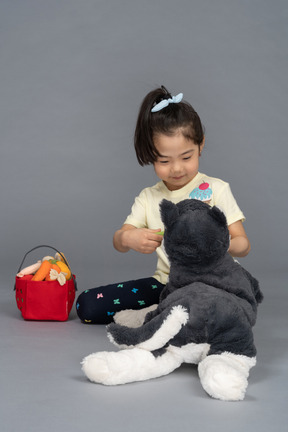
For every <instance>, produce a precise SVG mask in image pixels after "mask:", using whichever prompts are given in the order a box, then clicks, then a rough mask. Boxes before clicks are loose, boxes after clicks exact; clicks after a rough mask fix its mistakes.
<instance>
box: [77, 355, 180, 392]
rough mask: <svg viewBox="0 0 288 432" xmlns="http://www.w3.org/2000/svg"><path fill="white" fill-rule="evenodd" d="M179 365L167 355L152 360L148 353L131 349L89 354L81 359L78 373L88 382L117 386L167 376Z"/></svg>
mask: <svg viewBox="0 0 288 432" xmlns="http://www.w3.org/2000/svg"><path fill="white" fill-rule="evenodd" d="M180 364H181V361H180V359H179V358H177V357H175V356H174V355H173V354H171V353H169V352H166V353H165V354H164V355H162V356H161V357H154V355H153V354H152V353H151V352H149V351H146V350H143V349H140V348H133V349H130V350H123V351H118V352H106V351H103V352H99V353H95V354H91V355H89V356H87V357H85V358H84V360H83V362H82V369H83V371H84V373H85V375H86V376H87V378H88V379H89V380H90V381H92V382H96V383H99V384H105V385H117V384H126V383H130V382H134V381H144V380H148V379H151V378H157V377H159V376H163V375H167V374H169V373H170V372H172V371H173V370H175V369H176V368H177V367H179V366H180Z"/></svg>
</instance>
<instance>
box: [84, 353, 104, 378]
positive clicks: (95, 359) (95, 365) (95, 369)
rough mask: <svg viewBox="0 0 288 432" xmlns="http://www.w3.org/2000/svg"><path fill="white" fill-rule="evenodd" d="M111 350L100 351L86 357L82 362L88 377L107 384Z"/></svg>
mask: <svg viewBox="0 0 288 432" xmlns="http://www.w3.org/2000/svg"><path fill="white" fill-rule="evenodd" d="M110 355H111V353H110V352H106V351H103V352H99V353H95V354H90V355H89V356H87V357H85V358H84V359H83V361H82V363H81V365H82V370H83V372H84V373H85V375H86V376H87V378H88V379H89V380H90V381H92V382H96V383H99V384H105V383H106V381H107V379H109V374H110V370H109V356H110Z"/></svg>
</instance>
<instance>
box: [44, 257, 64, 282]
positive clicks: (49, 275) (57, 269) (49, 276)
mask: <svg viewBox="0 0 288 432" xmlns="http://www.w3.org/2000/svg"><path fill="white" fill-rule="evenodd" d="M51 270H56V272H57V273H60V272H61V269H60V267H59V266H58V265H57V264H56V261H55V262H52V263H51V267H50V270H49V272H48V274H47V276H46V277H45V281H49V282H50V281H52V280H54V279H51V274H50V273H51Z"/></svg>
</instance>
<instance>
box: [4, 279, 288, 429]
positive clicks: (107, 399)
mask: <svg viewBox="0 0 288 432" xmlns="http://www.w3.org/2000/svg"><path fill="white" fill-rule="evenodd" d="M259 279H260V282H261V286H262V289H263V291H264V295H265V302H264V303H263V304H262V305H261V307H260V309H259V316H258V321H257V325H256V327H255V338H256V344H257V347H258V364H257V366H256V367H255V368H254V369H252V371H251V375H250V379H249V387H248V391H247V395H246V398H245V400H244V401H242V402H222V401H217V400H213V399H211V398H210V397H208V396H207V395H206V394H205V392H204V391H203V389H202V388H201V385H200V382H199V379H198V376H197V368H196V367H195V366H190V365H183V366H182V367H180V368H179V369H178V370H177V371H175V372H173V373H172V374H170V375H168V376H165V377H162V378H159V379H155V380H151V381H146V382H142V383H133V384H129V385H124V386H117V387H105V386H102V385H96V384H92V383H90V382H88V381H87V380H86V378H85V377H84V376H83V374H82V372H81V369H80V361H81V359H82V357H84V356H85V355H87V354H90V353H91V352H95V351H99V350H114V349H115V348H114V347H113V346H112V345H111V344H110V343H109V341H108V339H107V338H106V331H105V326H87V325H83V324H81V323H80V322H79V320H78V319H77V318H76V314H75V310H74V309H73V312H72V313H71V316H70V319H69V321H67V322H64V323H60V322H58V323H57V322H28V321H24V320H23V319H22V318H21V315H20V313H19V312H18V310H17V308H16V303H15V301H14V292H13V291H12V288H11V286H9V283H7V284H5V286H1V291H0V293H1V296H0V302H1V314H0V332H1V387H0V388H1V404H0V410H1V416H0V418H1V431H2V432H10V431H11V432H15V431H16V430H21V431H29V432H34V431H35V432H36V431H37V432H39V431H41V432H46V431H51V430H53V431H56V432H58V431H59V432H60V431H61V432H66V431H67V432H68V431H69V432H74V431H77V432H78V431H80V430H81V431H82V430H83V431H87V432H89V431H92V430H103V431H112V430H117V431H119V432H120V431H132V430H133V431H135V430H136V431H147V430H152V431H154V430H155V431H164V430H165V431H172V430H177V431H182V432H185V431H189V432H190V431H192V430H193V431H201V432H205V431H211V430H213V431H218V430H219V431H220V430H221V431H222V430H231V431H232V430H233V431H235V432H237V431H254V432H255V431H274V430H277V432H281V431H287V430H288V426H287V424H288V410H287V396H288V374H287V360H288V344H287V341H288V325H287V324H288V319H287V317H288V314H287V277H286V274H285V275H284V274H283V275H279V274H278V275H272V274H270V275H263V276H262V278H259ZM80 291H81V289H80Z"/></svg>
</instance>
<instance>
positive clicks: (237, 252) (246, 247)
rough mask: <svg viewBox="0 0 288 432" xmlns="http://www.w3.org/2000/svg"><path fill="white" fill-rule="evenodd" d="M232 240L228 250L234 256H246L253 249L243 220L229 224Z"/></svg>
mask: <svg viewBox="0 0 288 432" xmlns="http://www.w3.org/2000/svg"><path fill="white" fill-rule="evenodd" d="M228 229H229V232H230V236H231V240H230V246H229V249H228V252H229V253H230V254H231V255H232V256H233V257H244V256H246V255H248V253H249V252H250V250H251V246H250V242H249V239H248V237H247V234H246V232H245V229H244V227H243V224H242V222H241V221H237V222H234V223H232V224H231V225H229V226H228Z"/></svg>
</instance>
